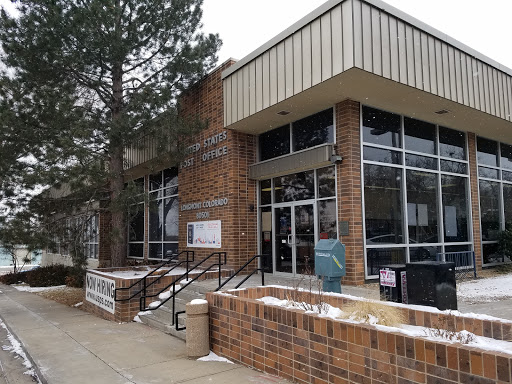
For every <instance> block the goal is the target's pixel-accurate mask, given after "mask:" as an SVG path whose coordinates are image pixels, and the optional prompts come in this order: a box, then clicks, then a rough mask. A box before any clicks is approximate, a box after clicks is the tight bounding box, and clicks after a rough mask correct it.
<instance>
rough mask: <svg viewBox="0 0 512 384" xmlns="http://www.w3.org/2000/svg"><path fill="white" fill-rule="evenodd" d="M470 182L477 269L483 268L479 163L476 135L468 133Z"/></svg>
mask: <svg viewBox="0 0 512 384" xmlns="http://www.w3.org/2000/svg"><path fill="white" fill-rule="evenodd" d="M468 149H469V183H470V193H471V214H472V224H473V243H474V250H475V263H476V268H477V270H481V269H482V260H483V259H482V256H483V255H482V241H481V237H480V200H479V199H478V196H479V194H478V173H477V169H478V165H477V157H476V135H475V134H474V133H468Z"/></svg>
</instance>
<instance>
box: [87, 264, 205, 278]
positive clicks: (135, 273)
mask: <svg viewBox="0 0 512 384" xmlns="http://www.w3.org/2000/svg"><path fill="white" fill-rule="evenodd" d="M153 269H154V268H149V267H146V268H144V269H143V268H141V267H139V268H138V270H129V271H113V272H103V271H98V270H95V271H94V272H95V273H97V274H99V275H102V276H110V277H117V278H119V279H141V278H143V277H144V276H146V275H147V274H148V273H149V272H151V271H152V270H153ZM166 270H167V269H166V268H163V269H161V270H160V271H161V272H162V273H163V272H165V271H166ZM158 272H159V271H157V273H155V274H153V275H151V276H150V277H158V276H159V274H158ZM185 272H187V270H186V269H185V268H181V267H178V268H174V269H173V270H172V271H168V272H166V273H165V275H166V276H180V275H184V274H185ZM201 272H203V270H201V269H193V270H192V271H189V273H201Z"/></svg>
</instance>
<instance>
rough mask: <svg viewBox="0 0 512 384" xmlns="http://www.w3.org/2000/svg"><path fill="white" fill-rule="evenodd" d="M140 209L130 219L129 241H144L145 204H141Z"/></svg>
mask: <svg viewBox="0 0 512 384" xmlns="http://www.w3.org/2000/svg"><path fill="white" fill-rule="evenodd" d="M138 209H139V210H138V211H137V212H136V213H135V214H134V215H133V216H132V218H131V220H130V226H129V231H128V240H129V241H144V205H140V206H139V207H138Z"/></svg>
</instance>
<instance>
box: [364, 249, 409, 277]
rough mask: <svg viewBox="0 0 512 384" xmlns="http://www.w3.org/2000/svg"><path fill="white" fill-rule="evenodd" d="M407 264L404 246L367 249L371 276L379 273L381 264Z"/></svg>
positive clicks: (367, 263)
mask: <svg viewBox="0 0 512 384" xmlns="http://www.w3.org/2000/svg"><path fill="white" fill-rule="evenodd" d="M388 264H405V250H404V249H403V248H375V249H367V250H366V271H367V273H368V275H369V276H371V275H378V274H379V270H380V268H381V266H383V265H388Z"/></svg>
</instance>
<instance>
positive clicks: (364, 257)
mask: <svg viewBox="0 0 512 384" xmlns="http://www.w3.org/2000/svg"><path fill="white" fill-rule="evenodd" d="M354 46H355V44H354ZM354 58H355V56H354ZM359 136H360V137H361V140H359V147H360V152H359V153H360V154H361V156H359V162H360V165H359V166H360V169H361V209H362V217H363V220H362V221H363V262H364V275H365V278H367V279H368V278H369V277H370V275H369V274H368V268H367V265H368V262H367V257H366V254H367V249H368V246H367V245H366V207H365V198H364V196H365V190H364V189H365V183H364V166H365V162H364V160H363V157H364V153H363V151H364V145H363V105H362V104H361V103H359ZM337 191H338V190H337V189H336V192H337ZM337 195H338V193H336V196H337ZM336 230H338V228H336ZM338 236H339V234H338Z"/></svg>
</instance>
